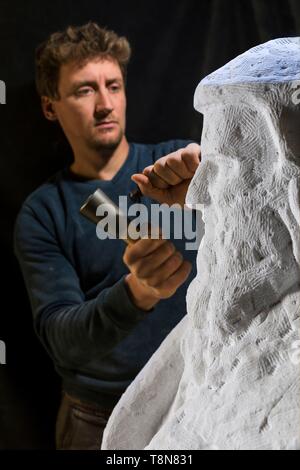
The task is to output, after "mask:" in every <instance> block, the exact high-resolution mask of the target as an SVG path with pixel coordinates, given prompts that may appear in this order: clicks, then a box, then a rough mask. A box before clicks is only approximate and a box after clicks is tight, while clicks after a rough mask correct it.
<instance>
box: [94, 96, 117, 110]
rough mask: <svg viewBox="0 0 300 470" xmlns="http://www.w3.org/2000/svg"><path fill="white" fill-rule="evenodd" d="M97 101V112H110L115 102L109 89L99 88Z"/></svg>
mask: <svg viewBox="0 0 300 470" xmlns="http://www.w3.org/2000/svg"><path fill="white" fill-rule="evenodd" d="M96 96H97V98H96V103H95V113H96V114H98V113H101V114H102V113H104V114H108V113H110V112H111V111H112V110H113V104H112V100H111V97H110V95H109V92H108V91H107V90H99V91H98V93H97V95H96Z"/></svg>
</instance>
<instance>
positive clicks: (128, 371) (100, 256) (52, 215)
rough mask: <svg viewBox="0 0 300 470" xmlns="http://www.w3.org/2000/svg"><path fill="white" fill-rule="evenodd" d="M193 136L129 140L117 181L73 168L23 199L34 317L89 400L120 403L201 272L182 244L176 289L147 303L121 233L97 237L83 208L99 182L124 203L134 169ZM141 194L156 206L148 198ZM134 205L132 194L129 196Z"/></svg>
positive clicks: (20, 247) (23, 244)
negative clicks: (138, 297)
mask: <svg viewBox="0 0 300 470" xmlns="http://www.w3.org/2000/svg"><path fill="white" fill-rule="evenodd" d="M187 144H188V142H187V141H179V140H177V141H169V142H165V143H161V144H157V145H143V144H130V150H129V155H128V158H127V160H126V162H125V163H124V164H123V166H122V167H121V168H120V170H119V171H118V172H117V174H116V175H115V176H114V177H113V179H112V180H110V181H102V180H86V179H83V178H79V177H76V176H74V175H73V174H72V173H71V172H70V170H69V169H68V168H65V169H63V170H62V171H60V172H58V173H57V174H56V175H54V176H53V177H52V178H50V179H49V180H48V181H47V182H46V183H44V184H43V185H42V186H41V187H39V188H38V189H37V190H36V191H34V192H33V193H32V194H31V195H30V196H29V197H28V198H27V199H26V201H25V202H24V204H23V206H22V208H21V210H20V212H19V215H18V218H17V220H16V224H15V253H16V255H17V257H18V260H19V262H20V266H21V269H22V272H23V276H24V279H25V283H26V287H27V290H28V294H29V297H30V301H31V306H32V312H33V318H34V327H35V331H36V333H37V335H38V336H39V338H40V340H41V341H42V343H43V345H44V347H45V348H46V349H47V351H48V353H49V355H50V356H51V358H52V360H53V362H54V365H55V368H56V370H57V372H58V373H59V374H60V375H61V377H62V380H63V388H64V389H65V390H66V391H67V392H68V393H69V394H71V395H73V396H76V397H78V398H80V399H82V400H85V401H88V402H91V403H98V404H101V405H105V406H114V405H115V403H116V402H117V401H118V399H119V398H120V396H121V394H122V393H123V392H124V391H125V389H126V387H127V386H128V385H129V384H130V383H131V381H132V380H133V379H134V378H135V376H136V375H137V374H138V372H139V371H140V370H141V368H142V367H143V366H144V365H145V364H146V362H147V361H148V360H149V358H150V357H151V355H152V354H153V353H154V351H155V350H156V349H157V348H158V347H159V345H160V343H161V342H162V341H163V339H164V338H165V337H166V335H167V334H168V333H169V332H170V331H171V330H172V329H173V328H174V326H175V325H176V324H177V323H178V322H179V321H180V320H181V318H182V317H183V316H184V315H185V313H186V304H185V294H186V289H187V286H188V284H189V283H190V281H191V279H192V278H193V277H194V275H195V264H196V263H195V258H196V253H195V251H187V252H185V253H184V242H185V241H184V240H175V241H174V243H175V245H176V246H177V248H178V249H179V250H180V251H181V252H182V253H183V255H184V257H185V259H188V260H190V261H192V263H193V271H192V273H191V275H190V276H189V279H188V280H187V282H186V283H185V284H184V285H183V286H181V287H180V288H179V289H178V291H177V292H176V294H175V295H174V296H173V297H172V298H170V299H167V300H163V301H160V302H159V303H158V304H157V305H156V306H155V308H154V310H153V311H152V312H150V313H147V312H144V311H143V310H140V309H138V308H137V307H136V306H135V305H134V304H133V303H132V301H131V299H130V296H129V295H128V291H127V288H126V285H125V283H124V277H125V276H126V274H127V273H128V269H127V267H126V266H125V265H124V263H123V261H122V257H123V253H124V250H125V248H126V245H125V243H124V242H123V241H121V240H109V239H107V240H99V238H98V237H97V236H96V226H95V225H94V224H92V223H91V222H90V221H88V220H86V219H85V218H84V217H83V216H82V215H81V214H80V213H79V208H80V207H81V205H82V204H83V202H84V201H85V200H86V198H87V197H88V196H89V195H90V194H91V193H93V192H94V191H95V190H96V189H97V188H100V189H102V190H103V191H104V192H105V193H106V194H107V195H108V196H109V197H110V198H111V199H112V200H113V201H114V202H115V203H117V204H118V197H119V196H120V195H123V196H125V195H126V196H127V195H128V193H129V192H130V191H131V190H132V189H134V188H135V184H134V183H133V182H132V181H131V179H130V176H131V175H132V174H133V173H137V172H141V171H142V170H143V169H144V168H145V167H146V166H148V165H151V164H153V162H154V161H156V160H157V159H158V158H160V157H161V156H163V155H167V154H168V153H170V152H172V151H174V150H176V149H178V148H181V147H185V146H186V145H187ZM143 202H144V203H145V204H146V205H147V206H148V207H150V205H151V202H152V203H153V201H151V200H150V199H148V198H144V200H143ZM129 205H130V203H129Z"/></svg>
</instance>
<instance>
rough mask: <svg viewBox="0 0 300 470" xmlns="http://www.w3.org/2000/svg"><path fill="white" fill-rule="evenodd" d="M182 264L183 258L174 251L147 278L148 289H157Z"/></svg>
mask: <svg viewBox="0 0 300 470" xmlns="http://www.w3.org/2000/svg"><path fill="white" fill-rule="evenodd" d="M182 263H183V256H182V254H181V253H180V252H179V251H176V252H175V253H174V254H173V255H172V256H170V257H169V258H168V259H167V260H166V261H165V262H164V263H163V264H161V265H160V266H159V268H158V269H157V270H156V271H155V272H154V273H153V274H152V275H151V276H150V277H148V278H147V284H148V285H149V286H150V287H153V288H158V289H159V288H160V287H161V285H162V284H163V283H164V282H165V281H166V280H167V279H169V278H170V277H171V276H172V275H173V274H174V273H175V272H176V271H177V270H178V269H179V268H180V266H181V265H182Z"/></svg>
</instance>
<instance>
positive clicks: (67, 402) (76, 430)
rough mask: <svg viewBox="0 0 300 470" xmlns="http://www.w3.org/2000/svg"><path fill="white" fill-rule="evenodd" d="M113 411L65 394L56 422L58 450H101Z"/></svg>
mask: <svg viewBox="0 0 300 470" xmlns="http://www.w3.org/2000/svg"><path fill="white" fill-rule="evenodd" d="M112 410H113V409H108V408H102V407H101V406H99V405H91V404H88V403H85V402H82V401H81V400H78V399H77V398H74V397H71V396H70V395H68V394H66V393H63V397H62V401H61V405H60V408H59V411H58V416H57V422H56V449H57V450H100V448H101V443H102V437H103V431H104V428H105V426H106V423H107V421H108V418H109V416H110V415H111V412H112Z"/></svg>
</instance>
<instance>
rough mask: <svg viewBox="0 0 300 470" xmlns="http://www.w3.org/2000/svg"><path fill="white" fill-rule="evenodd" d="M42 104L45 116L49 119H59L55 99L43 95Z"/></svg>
mask: <svg viewBox="0 0 300 470" xmlns="http://www.w3.org/2000/svg"><path fill="white" fill-rule="evenodd" d="M41 105H42V110H43V113H44V116H45V118H46V119H49V121H57V115H56V112H55V106H54V103H53V100H51V99H50V98H48V96H42V99H41Z"/></svg>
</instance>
